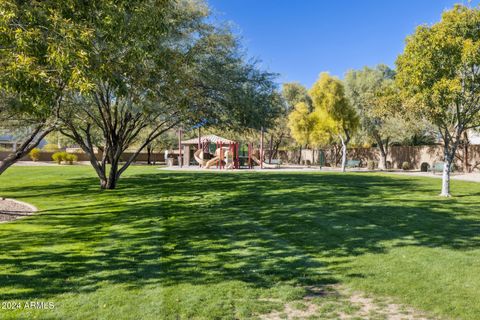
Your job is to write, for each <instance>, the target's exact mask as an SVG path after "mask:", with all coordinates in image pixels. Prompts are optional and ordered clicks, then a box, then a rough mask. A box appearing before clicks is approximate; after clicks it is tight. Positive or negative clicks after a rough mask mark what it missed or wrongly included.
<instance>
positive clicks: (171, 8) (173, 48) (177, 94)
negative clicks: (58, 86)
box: [61, 0, 276, 189]
mask: <svg viewBox="0 0 480 320" xmlns="http://www.w3.org/2000/svg"><path fill="white" fill-rule="evenodd" d="M83 9H84V10H85V14H84V16H85V18H84V19H85V21H87V23H88V24H89V25H91V26H92V27H93V28H94V30H95V34H94V40H93V41H92V46H91V47H90V48H89V49H90V50H89V61H90V67H89V69H88V70H87V74H88V76H89V79H91V82H92V84H93V85H92V87H91V88H90V89H89V90H88V91H84V92H79V91H73V92H71V95H70V97H69V98H70V99H69V106H70V108H69V109H68V110H67V112H63V113H62V114H61V119H62V124H63V126H62V132H63V133H64V134H65V135H67V136H69V137H70V138H72V139H73V140H75V141H76V143H78V144H79V145H80V147H81V148H82V149H83V150H84V151H85V153H87V154H88V155H89V158H90V162H91V164H92V166H93V168H94V169H95V171H96V173H97V175H98V177H99V180H100V186H101V188H102V189H114V188H115V187H116V185H117V182H118V180H119V178H120V176H121V175H122V174H123V172H125V170H126V169H127V168H128V167H129V166H130V164H131V163H132V162H133V161H134V160H135V159H136V157H137V156H138V154H139V153H140V152H141V151H142V150H144V149H145V148H146V147H147V146H148V145H149V144H151V143H152V142H153V141H154V140H155V139H157V138H158V137H159V136H161V135H162V134H163V133H164V132H166V131H168V130H170V129H172V128H174V127H176V126H180V125H183V126H191V125H193V124H195V123H198V122H200V121H201V122H205V123H208V124H211V125H217V126H220V125H225V126H230V127H235V126H237V127H239V126H250V127H260V126H262V125H265V126H266V125H269V122H270V115H271V114H272V113H273V112H271V111H272V110H273V108H271V106H273V105H274V104H275V103H274V100H275V99H276V98H275V85H274V84H273V82H272V77H273V76H274V75H271V74H269V73H265V72H262V71H260V70H258V68H257V67H256V65H255V63H246V62H245V61H244V59H243V57H242V55H241V54H240V52H239V50H238V43H237V40H236V39H235V38H234V37H233V36H232V35H231V34H230V33H229V32H228V30H222V29H218V28H216V27H214V26H213V25H211V24H208V23H206V17H207V16H208V8H207V7H206V6H205V5H204V4H203V3H202V2H199V1H187V0H185V1H175V2H173V1H167V0H137V1H116V2H115V3H112V2H111V1H99V2H98V3H97V5H96V6H85V7H84V8H83ZM134 145H136V146H137V148H136V150H135V152H133V154H132V156H131V157H130V158H128V159H126V161H125V162H124V163H121V162H120V161H121V155H122V153H123V152H124V151H125V150H126V149H127V148H129V147H132V146H134ZM97 150H99V151H100V153H101V155H102V156H101V158H100V159H97V156H96V151H97Z"/></svg>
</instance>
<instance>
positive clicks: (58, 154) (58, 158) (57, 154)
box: [52, 151, 68, 164]
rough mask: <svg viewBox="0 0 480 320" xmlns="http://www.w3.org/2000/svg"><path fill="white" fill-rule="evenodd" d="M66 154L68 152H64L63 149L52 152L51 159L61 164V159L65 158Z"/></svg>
mask: <svg viewBox="0 0 480 320" xmlns="http://www.w3.org/2000/svg"><path fill="white" fill-rule="evenodd" d="M67 155H68V153H66V152H65V151H61V152H55V153H54V154H52V160H53V161H55V162H56V163H58V164H61V163H62V161H65V160H66V157H67Z"/></svg>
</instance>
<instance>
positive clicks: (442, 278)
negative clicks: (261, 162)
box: [0, 166, 480, 320]
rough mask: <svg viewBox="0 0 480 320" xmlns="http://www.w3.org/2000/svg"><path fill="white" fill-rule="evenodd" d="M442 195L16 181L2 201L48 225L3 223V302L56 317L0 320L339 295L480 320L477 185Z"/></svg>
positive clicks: (207, 310) (214, 181)
mask: <svg viewBox="0 0 480 320" xmlns="http://www.w3.org/2000/svg"><path fill="white" fill-rule="evenodd" d="M440 183H441V181H440V180H437V179H428V178H414V177H404V176H393V175H382V174H362V173H351V174H339V173H273V172H270V173H268V172H266V173H255V172H240V173H239V172H235V173H222V174H219V173H214V172H162V171H160V170H157V169H155V168H151V167H132V168H131V169H129V171H128V172H127V173H126V174H125V176H124V177H123V178H122V179H121V181H120V184H119V186H118V189H117V190H112V191H103V192H102V191H100V190H99V189H98V181H97V180H96V178H95V176H94V174H93V170H92V169H91V168H90V167H88V166H59V167H13V168H11V169H9V170H8V171H7V172H6V173H5V174H3V175H2V176H0V195H2V196H4V197H10V198H17V199H20V200H23V201H27V202H30V203H32V204H34V205H36V206H37V207H38V208H39V209H40V210H41V211H40V212H39V213H38V214H36V215H35V216H32V217H29V218H25V219H22V220H18V221H15V222H13V223H6V224H0V301H3V302H5V301H9V302H13V301H17V302H22V303H24V302H30V301H45V302H53V303H54V304H55V308H54V309H52V310H38V309H34V308H27V309H25V308H23V307H22V308H20V309H17V310H5V309H0V319H35V318H37V319H115V320H117V319H251V318H256V317H259V316H260V315H263V314H268V313H271V312H275V311H278V312H282V310H283V309H284V306H285V304H286V303H292V302H293V303H295V304H296V305H298V306H299V308H300V309H301V308H304V309H305V308H306V307H305V306H302V303H301V302H298V301H302V300H301V299H302V298H303V297H305V296H308V295H309V294H311V292H310V291H311V290H313V289H316V290H318V289H319V290H321V289H322V288H324V287H325V288H330V290H331V288H336V287H337V286H338V287H342V288H348V289H349V290H360V291H362V292H365V293H366V294H368V295H369V296H370V297H373V298H376V297H389V298H390V299H393V300H394V301H395V302H396V303H400V304H403V305H406V306H408V307H412V308H415V309H417V310H420V311H425V312H427V313H428V314H429V315H431V316H434V317H437V316H438V317H441V318H454V319H478V318H479V315H480V272H479V270H480V269H479V268H480V247H479V245H480V184H475V183H469V182H457V181H454V182H453V192H454V194H455V197H453V198H451V199H443V198H440V197H438V193H439V188H440ZM316 299H320V300H321V299H322V297H321V296H319V297H317V298H316ZM325 299H330V298H328V297H326V298H325ZM295 301H297V302H295ZM333 306H335V305H333ZM335 308H336V307H332V308H331V309H332V310H330V311H329V312H330V313H324V314H318V315H314V316H312V317H314V318H315V317H318V318H328V317H332V318H336V313H335V311H336V310H334V309H335ZM320 309H321V308H320ZM320 309H319V310H320ZM324 309H325V308H324ZM347 309H349V307H348V306H347V307H346V308H345V310H347ZM345 310H344V311H345ZM344 311H342V312H344ZM347 311H348V310H347ZM337 316H338V314H337Z"/></svg>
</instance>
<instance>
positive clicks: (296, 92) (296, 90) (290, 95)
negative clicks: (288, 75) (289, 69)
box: [282, 82, 312, 112]
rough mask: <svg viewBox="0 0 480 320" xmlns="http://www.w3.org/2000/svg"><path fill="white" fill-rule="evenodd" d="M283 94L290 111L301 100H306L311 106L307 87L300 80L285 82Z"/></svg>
mask: <svg viewBox="0 0 480 320" xmlns="http://www.w3.org/2000/svg"><path fill="white" fill-rule="evenodd" d="M282 96H283V98H284V99H285V102H286V105H287V112H290V111H291V110H292V109H293V108H294V107H295V106H296V105H297V104H298V103H300V102H305V103H306V104H307V105H309V106H311V104H312V101H311V99H310V96H309V95H308V90H307V88H305V87H304V86H303V85H301V84H300V83H298V82H287V83H284V84H283V85H282Z"/></svg>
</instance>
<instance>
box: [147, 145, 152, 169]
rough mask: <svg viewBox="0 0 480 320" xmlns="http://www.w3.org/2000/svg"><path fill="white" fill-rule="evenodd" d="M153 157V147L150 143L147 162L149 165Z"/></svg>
mask: <svg viewBox="0 0 480 320" xmlns="http://www.w3.org/2000/svg"><path fill="white" fill-rule="evenodd" d="M151 157H152V147H151V146H150V145H148V146H147V164H148V165H150V164H152V161H151Z"/></svg>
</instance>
